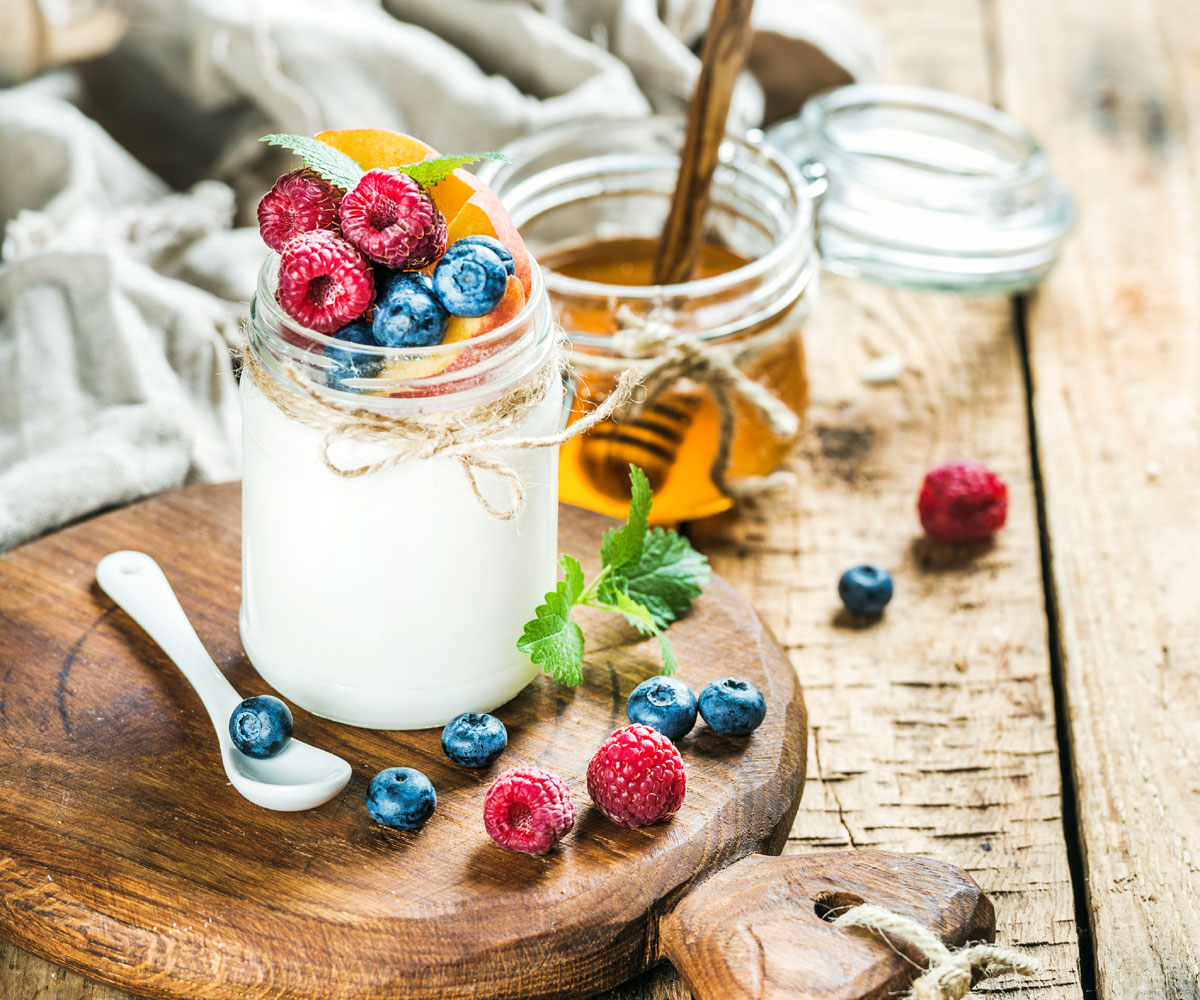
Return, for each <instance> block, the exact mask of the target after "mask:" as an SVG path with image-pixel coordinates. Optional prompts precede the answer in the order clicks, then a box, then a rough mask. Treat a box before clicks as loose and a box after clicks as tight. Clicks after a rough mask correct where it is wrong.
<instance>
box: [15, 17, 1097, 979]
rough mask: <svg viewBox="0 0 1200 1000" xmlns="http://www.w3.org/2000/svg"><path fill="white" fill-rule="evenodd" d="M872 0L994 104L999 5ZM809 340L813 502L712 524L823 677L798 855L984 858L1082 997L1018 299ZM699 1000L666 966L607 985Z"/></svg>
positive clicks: (26, 969)
mask: <svg viewBox="0 0 1200 1000" xmlns="http://www.w3.org/2000/svg"><path fill="white" fill-rule="evenodd" d="M864 6H866V7H868V9H869V10H870V11H871V12H872V14H873V15H874V17H875V18H876V20H877V21H878V22H879V24H880V25H881V27H882V29H883V31H884V33H885V35H886V37H887V39H888V44H889V47H890V48H891V50H892V53H893V64H894V65H893V67H892V71H891V72H889V73H888V74H887V77H888V78H889V79H894V80H905V81H910V82H920V83H925V84H929V85H933V86H942V87H947V88H949V89H952V90H956V91H959V92H961V93H967V94H970V95H971V96H975V97H979V98H982V99H991V98H992V97H993V96H994V95H993V93H992V90H991V86H990V81H991V80H992V78H993V77H994V75H995V73H996V68H995V60H994V59H992V58H991V57H990V56H989V48H990V46H991V45H992V40H990V38H989V34H988V25H987V22H986V19H985V16H984V15H985V14H986V12H987V10H988V7H989V5H987V4H986V3H981V4H977V3H976V2H974V0H939V2H936V3H931V2H922V0H904V2H900V3H890V4H889V3H886V2H884V0H871V2H870V3H869V4H864ZM1037 24H1038V19H1037V18H1034V17H1032V16H1029V17H1027V18H1026V19H1025V20H1024V21H1023V25H1022V27H1021V29H1020V32H1018V33H1017V38H1018V40H1019V41H1020V43H1021V44H1025V42H1024V38H1025V36H1026V35H1027V34H1031V33H1033V32H1034V31H1035V25H1037ZM1055 280H1059V279H1057V278H1056V279H1055ZM809 350H810V354H811V365H812V375H813V381H814V394H815V397H816V401H815V403H814V409H813V413H812V417H811V424H810V427H811V430H810V433H809V438H808V445H807V447H806V449H805V453H804V454H803V455H802V456H801V458H800V460H799V461H798V463H797V468H798V471H799V473H800V475H801V479H802V486H801V489H800V491H799V494H798V496H797V497H795V498H794V499H792V500H790V501H787V502H785V503H780V504H779V505H778V506H776V507H774V508H772V511H771V515H770V517H769V519H763V520H758V519H756V518H754V517H752V516H747V517H743V518H741V519H740V520H738V521H725V522H722V523H721V524H720V525H716V526H713V527H711V528H710V529H708V530H707V531H706V532H705V533H704V536H703V537H704V539H705V543H706V544H707V545H708V546H709V548H710V549H711V551H712V552H713V554H714V557H715V559H716V561H717V563H718V566H719V570H720V572H722V573H723V574H725V575H726V576H727V577H730V578H734V579H735V580H736V581H737V582H738V583H739V585H740V586H741V587H742V588H743V589H744V590H745V592H746V593H747V594H748V595H749V596H750V597H751V598H752V599H753V600H754V601H755V602H756V603H758V604H759V606H760V608H761V610H762V611H763V613H764V615H765V616H766V617H767V618H768V621H769V622H770V624H771V625H772V626H773V627H774V628H775V629H776V631H777V633H778V634H779V635H780V638H781V639H783V640H784V641H785V642H786V643H788V644H789V646H790V647H791V650H792V657H793V660H794V662H795V663H796V665H797V668H798V670H799V672H800V674H801V677H802V678H803V680H804V681H805V683H806V685H807V686H808V690H809V703H810V711H811V713H812V717H813V720H814V724H815V726H816V729H815V730H814V734H815V738H814V742H813V749H814V750H815V751H817V752H818V754H819V757H818V756H817V755H814V754H810V760H811V761H812V764H811V765H810V775H811V778H810V781H811V783H810V787H809V789H808V791H807V793H806V799H805V801H804V803H803V804H802V807H801V812H800V815H799V816H798V818H797V822H796V825H795V827H794V839H793V841H792V844H791V849H793V850H813V849H826V848H832V847H843V846H849V845H851V844H853V845H854V846H867V845H870V846H878V847H885V848H890V849H897V850H917V851H926V852H928V853H931V854H934V855H936V856H938V857H941V858H943V859H945V860H948V861H952V862H955V863H957V864H960V865H962V866H964V867H966V868H968V869H969V870H970V871H972V873H973V874H974V875H975V877H976V878H977V879H978V880H979V881H980V882H981V884H983V885H984V886H985V888H987V889H989V890H990V891H992V892H993V894H994V895H995V898H996V903H997V908H998V911H999V934H1000V938H1001V940H1006V941H1010V942H1015V943H1024V944H1034V945H1036V947H1035V951H1037V952H1038V954H1039V956H1040V957H1041V959H1042V961H1043V963H1044V964H1045V966H1046V970H1047V971H1046V974H1045V975H1044V976H1043V977H1042V979H1041V980H1040V981H1039V983H1038V985H1037V986H1036V987H1033V988H1029V987H1026V992H1025V994H1024V995H1025V996H1028V997H1037V998H1040V1000H1066V998H1075V997H1077V996H1078V995H1079V989H1078V985H1077V982H1078V981H1077V976H1076V972H1075V951H1074V949H1075V939H1074V925H1073V921H1072V919H1071V917H1072V911H1071V893H1070V887H1069V884H1068V882H1067V872H1066V863H1065V859H1064V855H1063V846H1062V836H1061V820H1060V812H1059V805H1058V800H1057V786H1058V777H1057V763H1056V757H1055V747H1054V736H1053V704H1052V698H1051V694H1050V690H1049V684H1048V667H1047V663H1046V635H1045V624H1044V621H1043V618H1042V613H1041V593H1040V579H1039V576H1038V572H1037V552H1036V532H1035V528H1034V520H1033V502H1032V492H1031V487H1030V477H1029V463H1028V456H1027V453H1026V450H1025V446H1024V441H1025V434H1026V429H1025V426H1024V413H1023V403H1022V398H1021V393H1020V377H1019V366H1018V363H1017V357H1016V354H1015V349H1014V346H1013V340H1012V331H1011V327H1010V323H1009V311H1008V306H1007V304H1006V303H1004V302H1002V301H992V302H986V303H978V304H970V303H963V302H960V301H957V300H950V299H945V298H942V297H939V296H922V295H912V294H899V293H895V294H893V293H887V292H882V291H879V290H873V291H872V290H867V289H865V288H864V286H863V285H861V284H850V283H847V282H838V281H830V282H828V283H827V285H826V294H825V298H824V300H823V301H822V303H821V305H820V308H819V318H818V320H817V322H815V323H814V324H813V327H812V332H811V335H810V337H809ZM885 351H897V352H899V353H901V354H903V355H904V356H905V357H906V358H907V360H908V362H909V366H910V370H909V372H908V373H906V374H905V375H904V376H903V377H902V379H901V381H900V383H899V384H898V385H897V386H893V387H887V388H878V389H868V388H866V387H865V386H863V385H861V384H860V383H859V382H858V380H857V372H858V370H859V368H860V367H861V365H862V364H863V363H864V362H865V360H866V359H867V358H869V357H871V356H874V355H877V354H880V353H883V352H885ZM955 454H976V455H979V456H982V457H987V458H989V459H990V460H992V461H993V462H994V463H995V464H996V465H997V467H998V468H999V470H1000V471H1001V472H1002V473H1003V474H1004V475H1005V476H1006V477H1007V478H1008V480H1009V482H1010V485H1011V487H1012V489H1013V513H1012V520H1011V522H1010V527H1009V528H1008V529H1007V530H1006V532H1005V534H1004V536H1003V538H1002V539H1001V541H1000V543H999V544H998V545H997V546H996V547H995V548H994V549H992V550H990V551H988V552H985V553H983V554H982V555H980V556H979V557H977V558H976V560H975V561H974V562H972V563H969V564H966V565H963V566H956V565H953V564H948V563H946V562H944V561H942V560H940V559H938V558H933V557H932V554H931V553H929V552H928V551H927V550H925V549H924V548H923V547H922V546H920V545H919V544H918V543H916V542H915V541H914V539H915V536H916V534H917V526H916V522H915V517H914V514H913V510H912V508H913V503H914V501H915V490H916V487H917V484H918V482H919V477H920V474H921V472H922V471H923V469H924V468H925V467H926V466H927V465H928V464H930V463H931V462H934V461H937V460H939V459H942V458H945V457H949V456H952V455H955ZM867 558H870V559H873V560H877V561H880V562H884V563H885V564H888V565H890V566H891V567H892V568H893V569H894V570H895V571H896V573H897V583H898V587H899V593H898V597H897V599H896V601H895V602H894V604H893V607H892V608H891V609H890V610H889V613H888V616H887V619H886V620H885V622H884V623H883V624H881V625H880V626H877V627H876V628H873V629H869V630H855V629H853V628H851V627H850V626H849V625H848V624H847V623H844V622H843V621H842V620H841V619H840V618H839V617H838V615H837V612H836V607H837V598H836V594H835V592H834V584H835V582H836V578H837V574H838V573H840V571H841V570H842V569H843V568H844V567H845V566H847V565H850V564H851V563H853V562H855V561H858V560H860V559H867ZM927 562H928V564H925V563H927ZM818 767H819V768H820V771H819V772H818ZM975 768H978V770H974V769H975ZM1041 942H1049V943H1041ZM13 966H15V971H14V969H13V968H12V967H13ZM6 969H7V973H6V971H5V970H6ZM2 974H7V975H8V976H9V977H14V978H10V979H7V980H5V979H0V985H3V986H4V987H5V989H6V991H7V992H8V993H11V994H12V995H14V996H36V997H38V998H39V1000H80V998H87V1000H127V998H126V997H125V996H124V995H123V994H120V993H118V992H116V991H112V990H109V989H107V988H105V987H101V986H94V985H91V984H85V983H83V981H82V980H79V979H78V978H77V977H73V976H72V975H71V974H68V973H63V972H61V971H58V970H55V969H53V967H51V966H49V965H47V964H46V963H44V962H41V961H40V960H39V959H35V958H33V957H31V956H27V955H25V954H24V953H21V952H17V951H16V950H15V949H12V948H11V947H9V946H6V945H3V944H0V975H2ZM52 977H55V978H52ZM686 996H687V991H686V990H685V989H684V988H683V987H682V985H681V984H680V983H679V981H678V979H677V977H675V976H674V974H673V973H671V972H669V971H668V970H658V971H655V972H651V973H649V974H647V975H646V976H644V977H642V978H641V979H640V980H637V981H635V982H634V983H631V984H628V985H627V986H626V987H625V988H623V989H621V990H618V991H614V992H613V993H612V994H609V997H610V998H618V997H619V998H621V1000H684V998H685V997H686Z"/></svg>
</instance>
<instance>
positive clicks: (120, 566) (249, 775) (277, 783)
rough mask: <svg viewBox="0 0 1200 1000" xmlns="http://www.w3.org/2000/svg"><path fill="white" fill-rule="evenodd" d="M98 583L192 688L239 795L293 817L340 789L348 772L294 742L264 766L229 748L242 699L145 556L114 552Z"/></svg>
mask: <svg viewBox="0 0 1200 1000" xmlns="http://www.w3.org/2000/svg"><path fill="white" fill-rule="evenodd" d="M96 582H97V583H99V584H100V588H101V589H102V590H103V591H104V592H105V593H106V594H108V596H109V597H111V598H112V599H113V600H114V601H115V602H116V603H117V604H118V605H119V606H120V607H122V608H123V609H124V610H125V612H126V613H127V614H128V615H129V617H130V618H132V619H133V620H134V621H135V622H137V623H138V624H139V625H141V627H142V628H143V629H145V630H146V634H147V635H149V636H150V638H151V639H153V640H154V641H155V642H156V643H158V645H159V646H160V647H161V648H162V651H163V652H164V653H166V654H167V656H168V657H170V658H171V660H172V661H173V662H174V664H175V665H176V666H177V667H178V668H179V669H180V671H181V672H182V673H183V676H184V677H186V678H187V679H188V681H189V683H190V684H191V685H192V687H193V688H195V690H196V693H197V694H198V695H199V696H200V700H201V702H202V703H203V704H204V708H205V710H206V711H207V712H208V717H209V719H211V720H212V724H213V728H214V729H215V730H216V733H217V742H218V743H219V745H220V749H221V763H222V764H223V765H224V767H225V774H226V775H227V776H228V778H229V781H230V784H232V785H233V787H234V788H235V789H237V791H238V792H239V793H240V794H241V795H243V796H244V797H245V798H247V799H249V800H250V801H251V802H253V803H254V804H255V805H258V806H262V807H263V808H265V809H275V810H278V811H280V812H299V811H300V810H303V809H312V808H315V807H316V806H319V805H323V804H324V803H326V802H328V801H329V800H330V799H331V798H333V797H334V796H335V795H337V793H338V792H340V791H341V790H342V789H343V788H345V787H346V783H347V782H348V781H349V780H350V765H349V764H348V763H347V762H346V761H344V760H343V759H342V758H341V757H338V756H336V755H334V754H331V753H329V752H328V751H326V750H321V749H319V748H317V747H314V746H310V745H309V744H307V743H302V742H301V741H300V740H297V739H294V738H293V739H292V740H290V741H289V742H288V745H287V746H286V747H284V748H283V750H282V751H281V752H280V753H278V754H276V755H275V756H274V757H267V758H262V759H259V758H254V757H248V756H246V755H245V754H244V753H242V752H241V751H240V750H238V749H237V747H235V746H234V745H233V740H232V739H231V738H230V736H229V717H230V715H232V714H233V710H234V709H235V708H236V707H237V706H238V705H239V704H240V703H241V701H242V696H241V695H240V694H238V693H237V691H236V690H234V687H233V685H232V684H230V683H229V681H227V680H226V679H225V675H224V674H222V673H221V671H220V670H219V669H217V665H216V664H215V663H214V662H213V659H212V657H211V656H209V655H208V652H207V650H205V648H204V646H203V644H202V643H201V642H200V638H199V636H197V635H196V630H195V629H193V628H192V625H191V622H189V621H188V619H187V615H185V614H184V612H183V608H182V607H181V606H180V604H179V601H178V599H177V598H176V597H175V592H174V591H173V590H172V589H171V585H170V583H168V582H167V578H166V576H165V575H164V574H163V571H162V569H161V567H160V566H159V565H158V563H156V562H155V561H154V560H153V559H151V558H150V557H149V556H148V555H146V554H145V553H144V552H130V551H121V552H112V553H110V554H109V555H106V556H105V557H104V558H103V559H101V560H100V562H99V564H98V565H97V566H96Z"/></svg>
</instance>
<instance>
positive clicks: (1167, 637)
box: [997, 0, 1200, 1000]
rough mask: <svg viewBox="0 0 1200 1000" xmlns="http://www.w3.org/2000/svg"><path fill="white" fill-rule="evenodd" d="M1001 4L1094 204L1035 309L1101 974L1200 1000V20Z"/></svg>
mask: <svg viewBox="0 0 1200 1000" xmlns="http://www.w3.org/2000/svg"><path fill="white" fill-rule="evenodd" d="M997 14H998V16H999V22H1000V27H1001V32H1002V39H1003V45H1002V51H1003V53H1004V58H1003V63H1002V67H1001V74H1002V86H1003V95H1002V96H1003V101H1004V104H1005V106H1006V107H1008V108H1010V109H1011V110H1012V111H1013V112H1014V113H1015V114H1016V115H1017V116H1019V117H1020V118H1022V119H1023V120H1025V121H1027V122H1028V123H1029V124H1030V126H1031V128H1032V129H1033V130H1034V131H1035V132H1036V133H1037V134H1038V135H1039V136H1041V137H1042V138H1043V140H1044V142H1045V144H1046V145H1047V147H1048V150H1049V153H1050V155H1051V157H1052V159H1053V161H1054V163H1055V165H1056V167H1057V169H1058V171H1059V173H1060V174H1061V175H1062V176H1063V177H1064V179H1065V180H1066V183H1067V185H1068V187H1069V188H1070V189H1071V190H1072V192H1073V193H1074V194H1075V195H1076V197H1077V199H1078V201H1079V203H1080V219H1079V225H1078V229H1077V231H1076V233H1075V236H1074V239H1073V240H1072V242H1071V245H1070V248H1069V250H1068V253H1067V254H1066V256H1065V258H1064V260H1063V261H1062V263H1061V265H1060V270H1059V273H1058V274H1057V275H1056V277H1055V279H1054V280H1053V281H1052V282H1050V283H1049V284H1048V285H1047V286H1046V287H1045V289H1044V290H1043V291H1042V294H1040V295H1039V296H1038V297H1037V298H1036V300H1034V301H1032V302H1031V303H1030V305H1029V311H1028V327H1029V339H1030V343H1031V368H1032V374H1033V381H1034V386H1035V394H1034V414H1035V423H1036V427H1037V430H1038V440H1039V449H1040V455H1041V468H1042V478H1043V483H1044V494H1045V506H1046V521H1047V526H1048V529H1049V535H1050V542H1051V549H1052V571H1053V581H1054V587H1055V591H1056V595H1057V607H1058V617H1059V622H1060V629H1059V632H1060V651H1061V660H1062V665H1063V671H1064V677H1065V689H1066V700H1067V707H1068V720H1069V724H1070V737H1071V744H1072V747H1073V752H1074V762H1075V779H1076V782H1077V785H1078V790H1079V812H1080V820H1081V826H1082V839H1083V845H1084V850H1085V864H1086V869H1087V874H1088V890H1089V895H1090V899H1089V905H1090V911H1091V921H1092V928H1093V936H1094V942H1095V955H1096V964H1097V988H1098V994H1099V996H1100V997H1101V998H1102V1000H1138V998H1142V1000H1148V998H1155V1000H1158V998H1163V1000H1166V998H1170V1000H1197V998H1200V902H1198V900H1200V779H1198V778H1197V773H1198V772H1200V654H1198V652H1197V650H1200V583H1198V582H1197V575H1196V558H1197V555H1198V554H1200V518H1198V517H1197V512H1196V510H1197V508H1196V503H1197V497H1198V495H1200V479H1198V475H1197V469H1198V456H1200V237H1198V235H1197V234H1198V233H1200V27H1198V25H1200V22H1198V21H1197V17H1196V15H1197V9H1196V7H1195V4H1194V3H1187V2H1180V0H1152V2H1145V3H1132V4H1131V3H1122V2H1119V0H1104V2H1094V0H1062V2H1059V3H1055V4H1044V3H1037V2H1035V0H1012V2H1008V0H1006V2H1005V3H1003V4H1000V5H997ZM1033 23H1036V24H1037V26H1038V27H1037V31H1030V30H1029V25H1031V24H1033Z"/></svg>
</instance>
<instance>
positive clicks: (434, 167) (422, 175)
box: [396, 153, 508, 187]
mask: <svg viewBox="0 0 1200 1000" xmlns="http://www.w3.org/2000/svg"><path fill="white" fill-rule="evenodd" d="M477 160H503V161H504V162H505V163H507V162H508V157H507V156H505V155H504V154H503V153H455V154H454V155H452V156H439V157H438V158H437V159H435V160H422V161H421V162H420V163H406V164H405V165H404V166H402V167H396V169H397V170H399V171H400V173H402V174H408V176H409V177H411V178H412V179H413V180H414V181H416V182H417V183H418V184H420V185H422V186H424V187H433V185H434V184H436V183H438V181H444V180H445V179H446V178H447V177H449V176H450V175H451V174H452V173H454V171H456V170H457V169H458V168H459V167H465V166H466V165H467V164H468V163H474V162H476V161H477Z"/></svg>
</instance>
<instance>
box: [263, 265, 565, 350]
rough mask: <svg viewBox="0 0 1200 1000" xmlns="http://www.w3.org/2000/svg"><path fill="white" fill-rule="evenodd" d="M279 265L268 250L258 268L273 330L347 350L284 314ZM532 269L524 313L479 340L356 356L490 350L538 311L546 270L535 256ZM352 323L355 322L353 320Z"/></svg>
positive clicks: (373, 346)
mask: <svg viewBox="0 0 1200 1000" xmlns="http://www.w3.org/2000/svg"><path fill="white" fill-rule="evenodd" d="M279 265H280V257H279V254H278V253H276V252H275V251H274V250H270V251H268V252H267V256H266V258H265V259H264V260H263V262H262V266H261V267H259V269H258V286H257V289H256V291H255V296H254V302H255V308H256V309H257V310H259V311H260V312H261V314H262V315H263V316H264V318H265V319H266V321H267V323H268V324H269V325H270V326H271V327H273V328H277V327H283V326H286V327H288V328H289V329H291V330H294V331H295V332H296V333H298V334H300V335H302V336H303V337H305V338H307V339H309V340H312V341H313V342H315V343H317V344H320V345H321V346H322V347H323V348H329V347H333V348H338V349H343V350H344V349H346V347H347V342H346V341H344V340H339V339H338V338H337V337H334V336H333V335H332V334H328V333H321V332H319V331H317V330H313V329H312V328H311V327H307V326H305V325H304V324H303V323H301V322H300V321H299V320H296V319H293V318H292V317H291V316H290V315H288V313H286V312H285V311H284V309H283V307H282V306H281V305H280V304H279V302H278V300H276V298H275V286H276V283H277V279H278V276H279ZM529 266H530V279H531V280H530V286H529V289H530V290H529V294H528V295H526V296H525V304H524V305H523V306H522V307H521V311H520V312H518V313H517V314H516V315H515V316H513V317H512V319H509V320H507V321H505V322H504V323H502V324H501V325H500V326H498V327H496V328H495V329H492V330H489V331H488V332H487V333H485V334H482V335H480V336H478V337H470V338H468V339H467V340H462V341H458V342H456V343H452V344H446V343H442V344H434V345H432V346H431V347H384V346H382V345H377V344H353V345H351V346H352V347H353V350H354V352H355V353H356V354H357V353H362V354H365V355H375V356H378V357H380V358H394V357H395V356H396V355H397V354H400V353H402V354H403V355H404V357H405V358H406V359H413V360H424V359H437V358H439V357H445V356H446V355H449V354H452V353H454V352H457V351H461V350H462V349H463V347H464V346H467V345H469V346H470V347H472V348H480V347H486V346H487V345H489V344H492V343H495V342H496V341H498V340H505V339H507V338H508V337H511V336H512V334H513V332H514V331H515V330H516V329H517V328H518V327H520V326H524V325H525V324H527V323H529V321H530V319H531V317H532V316H533V314H534V312H535V311H536V310H537V308H538V304H539V299H540V297H541V295H542V293H543V291H544V285H545V279H544V278H543V276H542V270H541V268H540V267H539V266H538V263H537V261H536V260H534V259H533V257H532V256H531V257H530V258H529ZM351 322H354V321H353V320H352V321H351Z"/></svg>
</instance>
